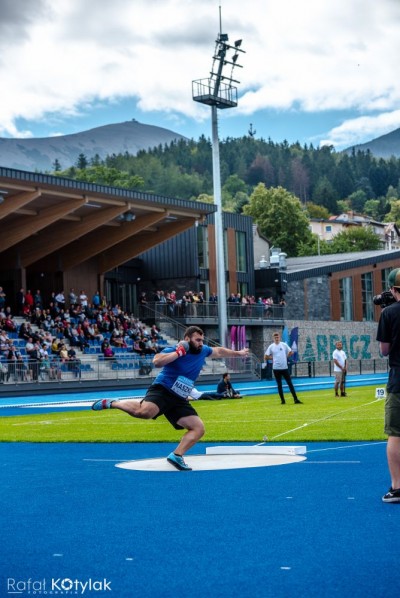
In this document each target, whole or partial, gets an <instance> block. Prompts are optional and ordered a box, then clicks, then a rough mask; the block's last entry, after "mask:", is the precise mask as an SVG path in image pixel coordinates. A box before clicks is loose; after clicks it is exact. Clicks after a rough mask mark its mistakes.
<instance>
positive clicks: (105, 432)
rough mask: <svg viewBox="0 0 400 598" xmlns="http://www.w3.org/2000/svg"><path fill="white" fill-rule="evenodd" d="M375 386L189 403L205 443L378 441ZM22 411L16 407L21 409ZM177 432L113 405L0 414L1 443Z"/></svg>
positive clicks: (142, 437)
mask: <svg viewBox="0 0 400 598" xmlns="http://www.w3.org/2000/svg"><path fill="white" fill-rule="evenodd" d="M375 390H376V388H375V386H374V387H372V386H369V387H366V386H364V387H357V388H349V389H348V395H349V396H348V397H346V398H339V399H335V398H334V397H333V396H332V394H333V392H332V390H324V391H312V392H304V393H301V394H300V396H299V398H300V399H301V400H302V401H304V404H303V405H294V404H293V402H292V400H291V397H290V398H289V396H290V395H287V397H286V398H287V401H288V402H287V404H286V405H281V404H280V402H279V397H278V396H277V395H263V396H254V397H246V398H244V399H242V400H227V401H199V402H196V403H194V406H195V408H196V410H197V411H198V413H199V415H200V416H201V418H202V419H203V421H204V423H205V426H206V435H205V436H204V438H203V441H205V442H224V441H228V442H233V441H249V442H262V440H263V437H264V436H267V437H268V439H269V440H270V441H271V440H276V441H277V442H310V441H351V440H384V439H386V436H385V435H384V433H383V408H384V402H383V401H382V400H379V401H377V400H376V399H375ZM21 411H22V410H21ZM181 436H182V432H180V431H176V430H174V429H173V428H172V426H171V425H170V424H169V423H168V422H167V421H166V420H165V418H163V417H160V418H159V419H157V420H156V421H143V420H137V419H134V418H131V417H129V416H128V415H126V414H125V413H122V412H120V411H116V410H107V411H103V412H100V413H99V412H93V411H91V410H87V411H77V412H65V411H64V412H62V413H43V414H37V415H21V416H15V417H11V416H9V417H0V441H1V442H175V441H177V440H179V438H180V437H181Z"/></svg>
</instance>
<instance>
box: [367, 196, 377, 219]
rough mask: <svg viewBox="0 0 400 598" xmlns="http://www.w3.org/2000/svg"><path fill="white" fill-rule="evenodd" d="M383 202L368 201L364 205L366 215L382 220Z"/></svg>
mask: <svg viewBox="0 0 400 598" xmlns="http://www.w3.org/2000/svg"><path fill="white" fill-rule="evenodd" d="M380 207H381V202H380V201H379V199H367V201H366V202H365V204H364V214H367V216H371V218H373V219H374V220H379V219H380Z"/></svg>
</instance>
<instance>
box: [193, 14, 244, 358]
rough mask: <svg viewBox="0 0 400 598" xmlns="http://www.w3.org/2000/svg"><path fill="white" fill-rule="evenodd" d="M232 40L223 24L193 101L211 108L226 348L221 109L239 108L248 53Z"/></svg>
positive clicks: (220, 310) (220, 303) (222, 333)
mask: <svg viewBox="0 0 400 598" xmlns="http://www.w3.org/2000/svg"><path fill="white" fill-rule="evenodd" d="M220 21H221V20H220ZM228 41H229V38H228V35H227V34H226V33H221V25H220V32H219V34H218V37H217V39H216V42H215V51H214V56H213V64H212V68H211V71H210V76H209V77H208V78H207V79H198V80H196V81H192V95H193V100H194V101H195V102H200V103H201V104H206V105H207V106H211V124H212V159H213V188H214V203H215V205H216V206H217V211H216V212H215V220H214V222H215V225H214V226H215V249H216V266H217V267H216V271H217V285H218V293H217V294H218V316H219V340H220V343H221V345H223V346H224V345H226V343H227V333H228V324H227V304H226V302H227V297H226V282H225V260H224V228H223V222H222V201H221V169H220V159H219V139H218V112H217V109H218V108H220V109H226V108H235V107H236V106H237V88H236V87H235V86H234V85H233V84H234V83H240V81H236V80H235V79H233V71H234V69H235V68H236V67H238V68H243V67H242V66H241V65H240V64H238V63H237V60H238V58H239V52H243V53H244V50H242V49H241V48H240V46H241V45H242V40H241V39H239V40H237V41H235V42H234V45H233V46H232V45H230V44H229V43H228ZM231 52H233V55H232V56H230V57H228V54H229V53H231ZM227 65H229V67H230V72H229V73H228V74H224V67H226V66H227Z"/></svg>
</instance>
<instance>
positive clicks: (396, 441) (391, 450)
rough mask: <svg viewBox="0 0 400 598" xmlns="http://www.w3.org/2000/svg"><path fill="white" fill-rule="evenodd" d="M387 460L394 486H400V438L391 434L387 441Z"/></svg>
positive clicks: (396, 487) (395, 487)
mask: <svg viewBox="0 0 400 598" xmlns="http://www.w3.org/2000/svg"><path fill="white" fill-rule="evenodd" d="M387 460H388V465H389V471H390V475H391V478H392V488H394V489H395V490H397V489H398V488H400V438H399V437H398V436H389V438H388V443H387Z"/></svg>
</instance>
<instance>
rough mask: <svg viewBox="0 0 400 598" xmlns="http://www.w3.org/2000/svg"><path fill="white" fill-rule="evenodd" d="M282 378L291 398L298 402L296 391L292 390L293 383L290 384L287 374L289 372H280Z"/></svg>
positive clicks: (290, 380)
mask: <svg viewBox="0 0 400 598" xmlns="http://www.w3.org/2000/svg"><path fill="white" fill-rule="evenodd" d="M282 376H283V377H284V378H285V380H286V384H287V385H288V387H289V390H290V392H291V393H292V397H293V398H294V400H295V401H298V400H299V399H298V398H297V394H296V391H295V389H294V386H293V382H292V379H291V377H290V374H289V370H282Z"/></svg>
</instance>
